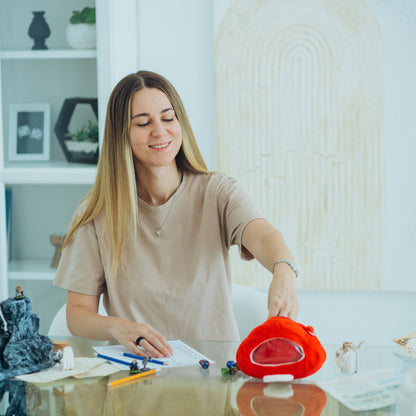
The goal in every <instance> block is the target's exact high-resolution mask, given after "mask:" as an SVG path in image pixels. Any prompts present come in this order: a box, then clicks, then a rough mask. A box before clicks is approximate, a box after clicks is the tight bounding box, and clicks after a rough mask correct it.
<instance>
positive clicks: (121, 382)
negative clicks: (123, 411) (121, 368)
mask: <svg viewBox="0 0 416 416" xmlns="http://www.w3.org/2000/svg"><path fill="white" fill-rule="evenodd" d="M152 374H156V369H154V370H148V371H144V372H143V373H137V374H134V375H132V376H128V377H124V378H120V379H118V380H115V381H112V382H111V383H108V384H107V386H108V387H115V386H118V385H119V384H123V383H127V382H129V381H133V380H137V379H138V378H143V377H147V376H151V375H152Z"/></svg>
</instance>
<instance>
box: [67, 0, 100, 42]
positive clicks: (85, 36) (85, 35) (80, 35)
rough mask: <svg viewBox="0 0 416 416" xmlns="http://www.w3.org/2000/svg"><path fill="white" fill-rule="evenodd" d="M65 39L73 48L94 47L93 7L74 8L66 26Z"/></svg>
mask: <svg viewBox="0 0 416 416" xmlns="http://www.w3.org/2000/svg"><path fill="white" fill-rule="evenodd" d="M66 39H67V41H68V43H69V44H70V46H71V47H72V48H74V49H95V46H96V29H95V7H84V8H83V9H82V10H74V11H73V12H72V16H71V17H70V19H69V24H68V26H67V27H66Z"/></svg>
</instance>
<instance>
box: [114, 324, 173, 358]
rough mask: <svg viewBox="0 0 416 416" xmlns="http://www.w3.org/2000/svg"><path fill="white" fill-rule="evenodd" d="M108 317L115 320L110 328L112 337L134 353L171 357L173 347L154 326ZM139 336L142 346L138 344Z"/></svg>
mask: <svg viewBox="0 0 416 416" xmlns="http://www.w3.org/2000/svg"><path fill="white" fill-rule="evenodd" d="M107 319H110V320H112V321H113V322H112V323H111V324H110V326H109V328H108V330H109V333H110V335H111V337H112V338H114V339H115V340H117V341H118V342H119V343H120V344H121V345H124V346H125V347H126V348H128V349H129V350H131V351H132V352H133V353H134V354H136V355H139V356H141V357H145V356H147V355H151V356H152V357H155V358H162V357H170V356H171V355H172V354H173V350H172V347H171V346H170V345H169V343H168V342H167V341H166V339H165V338H164V337H163V336H162V334H160V333H159V332H158V331H156V330H155V329H154V328H153V327H152V326H150V325H147V324H138V323H135V322H131V321H129V320H127V319H123V318H115V317H108V318H107ZM139 337H142V340H141V341H140V347H141V348H139V347H138V346H137V345H136V340H137V338H139Z"/></svg>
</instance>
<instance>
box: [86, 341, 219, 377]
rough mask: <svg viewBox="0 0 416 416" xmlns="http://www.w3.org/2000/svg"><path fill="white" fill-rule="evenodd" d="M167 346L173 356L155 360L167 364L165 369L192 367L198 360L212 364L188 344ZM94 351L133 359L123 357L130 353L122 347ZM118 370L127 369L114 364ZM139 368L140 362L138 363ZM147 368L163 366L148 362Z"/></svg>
mask: <svg viewBox="0 0 416 416" xmlns="http://www.w3.org/2000/svg"><path fill="white" fill-rule="evenodd" d="M168 342H169V345H170V346H171V347H172V349H173V355H172V356H171V357H163V358H158V359H157V360H159V361H163V362H165V363H166V364H167V366H166V368H172V367H186V366H192V365H198V364H199V361H200V360H208V361H209V362H210V363H213V362H214V361H212V360H211V359H209V358H207V357H205V356H204V355H202V354H201V353H200V352H198V351H197V350H195V349H193V348H192V347H190V346H189V345H188V344H185V343H184V342H183V341H180V340H174V341H168ZM93 348H94V350H95V351H96V352H97V353H99V354H102V355H106V356H108V357H111V358H116V359H118V360H122V361H126V362H128V363H130V362H131V361H132V360H133V358H131V357H125V356H124V355H123V353H125V352H127V353H130V354H131V351H130V350H128V349H127V348H126V347H124V346H122V345H106V346H98V347H93ZM113 364H114V365H116V366H117V367H118V368H120V369H122V370H126V369H128V367H127V366H126V365H123V364H118V363H114V362H113ZM138 364H139V367H140V361H139V362H138ZM146 367H147V368H151V369H152V368H156V369H161V368H163V367H164V366H161V365H160V364H154V363H152V362H151V361H148V363H147V365H146Z"/></svg>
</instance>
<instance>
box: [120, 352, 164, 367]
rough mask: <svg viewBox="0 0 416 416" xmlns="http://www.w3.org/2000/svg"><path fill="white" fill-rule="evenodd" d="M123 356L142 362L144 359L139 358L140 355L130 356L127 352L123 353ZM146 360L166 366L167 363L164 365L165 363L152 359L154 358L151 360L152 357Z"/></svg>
mask: <svg viewBox="0 0 416 416" xmlns="http://www.w3.org/2000/svg"><path fill="white" fill-rule="evenodd" d="M123 355H124V356H125V357H130V358H136V359H137V360H143V358H145V357H140V355H134V354H130V353H128V352H123ZM148 358H149V361H150V362H151V363H155V364H160V365H168V363H165V362H163V361H159V360H155V359H154V358H152V357H148Z"/></svg>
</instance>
